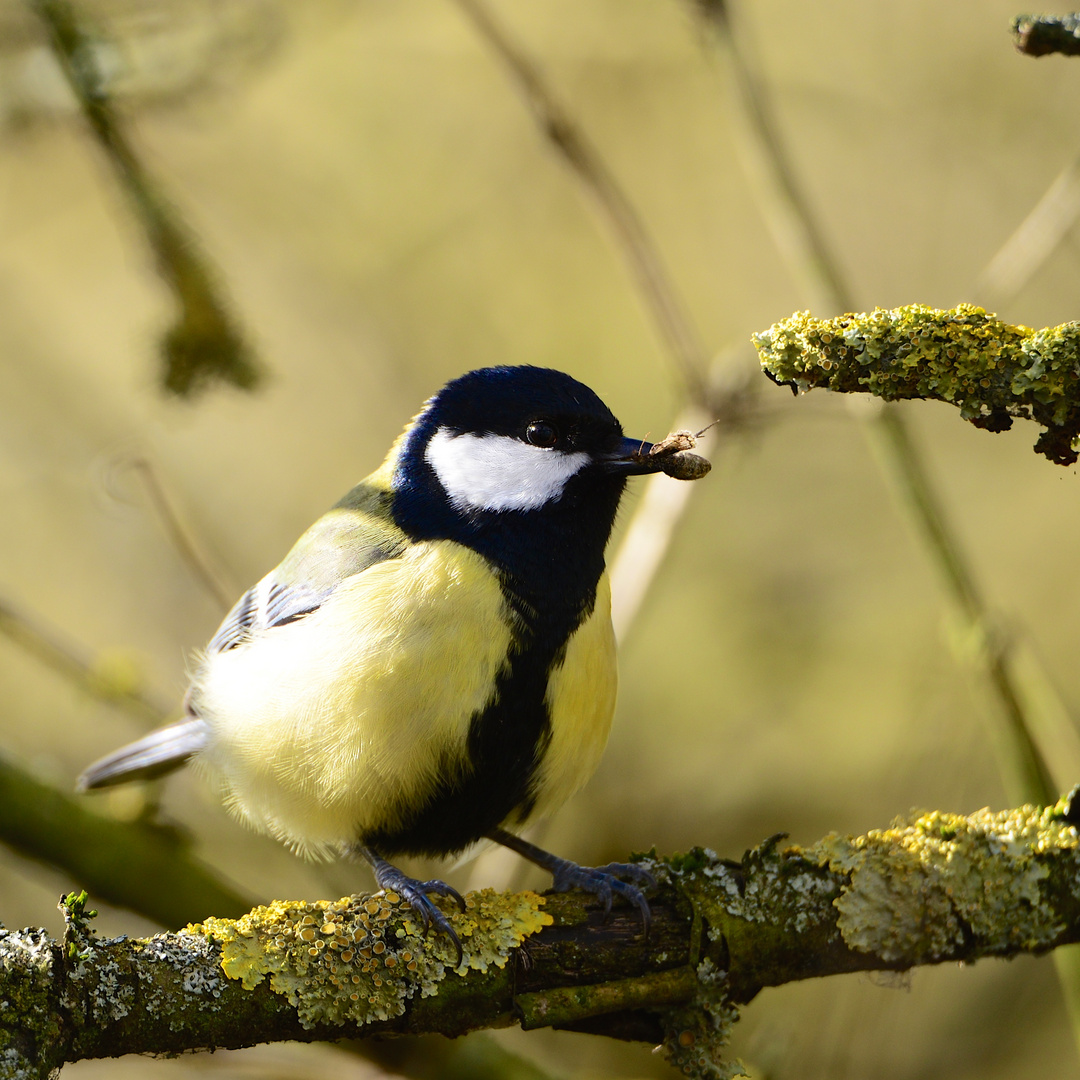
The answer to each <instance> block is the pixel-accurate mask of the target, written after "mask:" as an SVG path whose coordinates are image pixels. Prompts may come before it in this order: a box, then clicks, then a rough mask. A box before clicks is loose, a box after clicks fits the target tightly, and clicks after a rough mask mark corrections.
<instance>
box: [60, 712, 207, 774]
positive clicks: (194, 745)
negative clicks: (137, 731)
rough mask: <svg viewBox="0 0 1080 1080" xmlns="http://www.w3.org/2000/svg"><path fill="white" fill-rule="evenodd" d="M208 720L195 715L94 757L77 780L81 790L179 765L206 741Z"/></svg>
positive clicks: (169, 770)
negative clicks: (96, 759)
mask: <svg viewBox="0 0 1080 1080" xmlns="http://www.w3.org/2000/svg"><path fill="white" fill-rule="evenodd" d="M208 735H209V728H208V727H207V726H206V722H205V721H203V720H200V719H199V718H198V717H192V718H190V719H188V720H184V721H182V722H181V723H178V724H170V725H169V726H168V727H163V728H158V729H157V731H151V732H150V734H149V735H147V736H146V737H145V738H143V739H139V741H138V742H133V743H128V745H127V746H121V747H120V749H119V750H114V751H113V752H112V753H111V754H109V755H108V756H107V757H103V758H102V759H101V760H100V761H95V762H94V764H93V765H91V766H90V767H89V768H88V769H87V770H86V771H85V772H84V773H83V774H82V776H80V777H79V779H78V781H77V783H76V789H77V790H78V791H93V790H94V789H95V788H104V787H112V785H113V784H126V783H127V782H128V781H129V780H153V779H155V778H156V777H158V776H164V775H165V774H166V773H170V772H172V771H173V770H174V769H179V768H180V766H181V765H184V764H185V763H186V762H187V761H188V759H189V758H190V757H191V756H192V754H195V753H197V752H198V751H199V750H201V749H202V748H203V747H204V746H205V745H206V740H207V737H208Z"/></svg>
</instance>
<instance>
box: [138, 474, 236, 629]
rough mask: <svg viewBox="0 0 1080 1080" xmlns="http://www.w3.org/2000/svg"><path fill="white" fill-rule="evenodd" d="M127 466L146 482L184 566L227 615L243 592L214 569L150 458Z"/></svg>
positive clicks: (211, 561)
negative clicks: (170, 496)
mask: <svg viewBox="0 0 1080 1080" xmlns="http://www.w3.org/2000/svg"><path fill="white" fill-rule="evenodd" d="M127 464H129V465H130V466H131V467H132V468H133V469H134V470H135V471H136V472H137V473H138V475H139V478H140V479H141V480H142V482H143V484H144V486H145V488H146V493H147V495H148V496H149V497H150V502H151V505H152V506H153V508H154V510H155V511H156V512H157V515H158V518H159V519H160V520H161V524H162V525H163V526H164V528H165V532H166V533H167V534H168V537H169V540H170V541H171V542H172V545H173V547H174V548H176V551H177V554H178V555H179V556H180V558H181V559H182V560H183V562H184V565H185V566H187V568H188V569H189V570H190V571H191V572H192V574H194V575H195V577H196V579H197V580H198V581H199V582H200V583H201V584H202V586H203V588H204V589H206V591H207V592H208V593H209V594H210V595H211V596H212V597H213V598H214V600H215V601H216V602H217V605H218V607H220V608H221V610H222V612H223V613H224V612H227V611H228V610H229V609H230V608H231V607H232V605H233V602H234V601H235V600H236V597H237V596H238V595H239V592H240V590H239V589H236V588H234V587H233V585H232V584H231V583H230V582H229V581H228V580H227V579H226V577H225V576H224V575H223V574H222V573H221V572H220V571H219V570H218V569H217V568H216V567H215V566H214V563H213V560H212V559H211V558H210V556H209V555H208V554H207V552H206V549H205V548H204V547H203V545H202V544H201V543H200V542H199V540H198V538H197V537H196V535H195V533H194V532H193V531H192V529H191V527H190V526H189V525H188V524H187V522H186V521H185V520H184V519H183V518H182V517H181V515H180V512H179V511H178V510H177V508H176V506H175V504H174V503H173V501H172V499H170V498H169V494H168V492H167V491H166V490H165V485H164V484H163V483H162V481H161V477H160V476H158V473H157V470H156V469H155V468H154V466H153V464H152V462H151V461H150V460H149V458H145V457H132V458H129V459H127Z"/></svg>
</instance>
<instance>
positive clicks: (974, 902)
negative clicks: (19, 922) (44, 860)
mask: <svg viewBox="0 0 1080 1080" xmlns="http://www.w3.org/2000/svg"><path fill="white" fill-rule="evenodd" d="M782 839H783V838H782V837H774V838H773V839H771V840H769V841H767V842H766V843H764V844H763V845H761V846H760V847H758V848H755V849H754V850H752V851H749V852H747V853H746V854H745V855H744V856H743V858H742V860H741V861H739V862H734V861H730V860H725V859H720V858H718V857H717V856H716V855H715V854H714V853H712V852H711V851H708V850H707V849H695V850H694V851H692V852H690V853H688V854H686V855H680V856H675V857H672V858H669V859H660V858H658V857H656V856H655V854H654V855H650V856H644V857H641V861H642V862H643V864H644V865H645V866H647V867H648V868H649V869H650V870H651V871H652V872H653V874H654V875H655V876H656V878H657V880H658V882H659V889H658V892H657V893H656V895H655V896H654V897H653V899H652V908H653V921H652V929H651V931H650V935H649V938H648V939H647V940H646V939H644V938H643V936H642V932H641V923H640V919H639V918H638V916H637V913H636V912H633V913H630V912H626V911H623V910H618V909H617V910H616V911H615V912H613V913H612V915H611V917H610V918H607V919H605V917H604V915H603V913H602V912H601V911H598V910H596V909H595V908H594V907H593V906H592V905H593V900H592V898H590V897H585V896H582V895H579V894H576V893H575V894H561V895H549V896H547V897H539V896H536V895H535V894H533V893H508V894H497V893H494V892H492V891H491V890H483V891H481V892H478V893H472V894H470V895H469V897H468V910H467V911H466V912H464V913H459V912H457V911H456V910H455V911H454V912H453V913H452V915H451V918H452V920H453V923H454V928H455V930H456V932H457V933H458V935H459V937H460V938H461V941H462V945H463V948H464V961H463V963H462V965H461V967H460V968H459V969H455V968H454V966H453V965H454V962H455V952H454V949H453V946H452V945H451V943H450V942H449V940H448V939H447V938H445V937H444V936H442V937H441V936H435V935H432V936H430V937H427V938H425V937H424V936H423V934H422V931H421V928H420V927H419V926H418V925H417V924H416V922H415V918H414V914H413V912H412V911H411V910H410V909H409V908H408V906H407V905H404V904H401V903H399V902H398V898H397V897H396V896H394V895H393V894H392V893H390V894H376V895H374V896H353V897H346V898H345V899H343V900H340V901H320V902H317V903H306V902H284V901H276V902H275V903H273V904H271V905H269V906H268V907H260V908H256V909H255V910H254V911H252V912H250V913H249V914H247V915H245V916H243V917H242V918H240V919H235V920H228V919H211V920H207V921H206V922H204V923H202V924H199V925H196V926H189V927H187V928H186V929H184V930H181V931H179V932H177V933H171V934H160V935H157V936H155V937H152V938H146V939H133V938H112V939H108V940H101V939H98V938H97V937H96V936H95V935H94V933H93V932H92V931H91V930H90V929H89V927H88V925H87V920H88V919H89V918H90V917H91V916H92V914H93V913H92V912H86V911H85V910H84V906H85V895H83V896H82V897H75V896H69V897H67V898H65V900H64V901H63V902H62V905H61V907H62V909H63V910H64V913H65V917H66V919H67V931H66V933H65V936H64V938H63V940H62V941H54V940H51V939H50V938H49V937H48V936H47V934H46V933H45V932H44V931H43V930H23V931H0V1002H3V1003H4V1005H6V1006H7V1007H6V1008H0V1077H8V1076H12V1077H14V1076H19V1077H47V1076H49V1075H50V1073H51V1072H52V1071H53V1070H55V1069H56V1068H58V1067H59V1066H60V1065H62V1064H63V1063H64V1062H67V1061H77V1060H80V1059H83V1058H93V1057H110V1056H118V1055H120V1054H125V1053H140V1052H141V1053H147V1052H150V1053H175V1052H178V1051H182V1050H193V1049H209V1048H214V1047H240V1046H249V1045H253V1044H255V1043H262V1042H272V1041H276V1040H283V1039H294V1040H301V1041H315V1040H334V1039H342V1038H365V1037H370V1036H389V1035H399V1034H406V1033H408V1034H420V1033H432V1032H439V1033H442V1034H444V1035H450V1036H454V1035H460V1034H463V1033H465V1032H467V1031H472V1030H475V1029H478V1028H485V1027H503V1026H507V1025H509V1024H513V1023H517V1024H520V1025H521V1026H522V1027H525V1028H533V1027H544V1026H552V1027H562V1028H572V1029H575V1030H581V1031H591V1032H594V1033H597V1034H604V1035H608V1036H612V1037H616V1038H624V1039H638V1040H645V1041H649V1042H664V1043H665V1045H666V1048H667V1051H668V1055H669V1057H670V1059H671V1060H672V1061H673V1063H675V1064H676V1065H678V1066H679V1067H680V1069H681V1070H682V1071H683V1072H684V1073H685V1074H687V1075H697V1076H710V1077H726V1076H731V1075H734V1073H735V1072H736V1071H738V1066H737V1065H734V1066H732V1065H724V1064H722V1059H721V1050H722V1046H723V1043H724V1040H725V1039H726V1035H727V1032H728V1030H729V1029H730V1026H731V1023H733V1022H734V1020H735V1019H736V1018H737V1015H738V1014H737V1007H738V1006H739V1005H741V1004H744V1003H746V1002H748V1001H750V1000H751V999H752V998H753V997H754V996H755V995H756V994H757V993H758V992H759V991H760V990H761V989H762V988H763V987H768V986H778V985H781V984H783V983H787V982H792V981H795V980H799V979H806V978H812V977H817V976H822V975H833V974H840V973H844V972H851V971H868V970H894V971H898V970H905V969H908V968H911V967H915V966H917V965H922V964H936V963H943V962H946V961H961V960H962V961H965V962H971V961H974V960H977V959H980V958H981V957H984V956H1011V955H1015V954H1017V953H1020V952H1034V953H1042V952H1046V951H1047V950H1050V949H1053V948H1055V947H1057V946H1059V945H1064V944H1067V943H1070V942H1075V941H1078V940H1080V847H1078V838H1077V830H1076V828H1075V827H1074V826H1073V823H1072V815H1071V804H1070V803H1069V801H1068V800H1062V801H1061V802H1060V803H1058V804H1057V805H1056V806H1054V807H1048V808H1044V809H1039V808H1032V807H1021V808H1020V809H1018V810H1012V811H1005V812H1002V813H996V814H995V813H991V812H990V811H988V810H982V811H980V812H978V813H976V814H972V815H969V816H967V817H963V816H960V815H955V814H947V813H943V812H938V811H934V812H929V813H923V814H918V815H913V816H911V817H908V818H903V819H899V820H897V821H896V822H894V823H893V825H892V826H891V827H890V828H888V829H885V830H881V831H874V832H871V833H868V834H867V835H866V836H861V837H841V836H837V835H830V836H827V837H825V838H824V839H823V840H820V841H819V842H818V843H816V844H814V845H812V846H810V847H805V848H803V847H794V846H791V847H785V846H782V844H781V841H782Z"/></svg>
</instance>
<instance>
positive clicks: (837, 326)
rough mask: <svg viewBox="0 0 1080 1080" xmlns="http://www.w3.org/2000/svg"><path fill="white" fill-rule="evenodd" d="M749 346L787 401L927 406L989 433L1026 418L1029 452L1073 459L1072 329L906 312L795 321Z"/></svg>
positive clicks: (1076, 365)
mask: <svg viewBox="0 0 1080 1080" xmlns="http://www.w3.org/2000/svg"><path fill="white" fill-rule="evenodd" d="M753 342H754V344H755V345H756V346H757V350H758V353H759V354H760V356H761V362H762V366H763V367H764V369H765V373H766V374H767V375H768V376H769V377H770V378H771V379H773V380H774V381H775V382H778V383H782V384H784V385H787V386H790V387H792V389H794V390H796V391H800V390H810V389H812V388H813V387H815V386H824V387H827V388H828V389H830V390H836V391H839V392H841V393H870V394H876V395H877V396H878V397H881V398H884V399H885V400H886V401H897V400H900V399H903V398H933V399H935V400H937V401H947V402H949V404H951V405H956V406H958V407H959V409H960V415H961V416H962V417H963V418H964V419H965V420H968V421H970V422H971V423H972V424H974V425H975V426H976V427H982V428H986V429H987V430H989V431H1007V430H1008V429H1009V428H1010V427H1011V426H1012V421H1013V417H1017V416H1021V417H1027V418H1029V419H1032V420H1036V421H1037V422H1038V423H1039V424H1041V425H1042V426H1043V427H1044V428H1046V431H1044V432H1043V433H1042V435H1040V436H1039V439H1038V441H1037V442H1036V444H1035V449H1036V451H1038V452H1039V453H1040V454H1045V455H1046V457H1048V458H1050V460H1051V461H1055V462H1057V463H1058V464H1059V465H1071V464H1072V463H1073V462H1074V461H1076V459H1077V451H1076V450H1075V449H1074V448H1073V442H1074V441H1075V440H1076V439H1077V437H1078V436H1080V323H1078V322H1069V323H1064V324H1063V325H1061V326H1054V327H1049V328H1047V329H1044V330H1032V329H1031V328H1030V327H1027V326H1011V325H1009V324H1008V323H1005V322H1002V321H1001V320H1000V319H998V318H996V317H995V316H993V315H989V314H987V313H986V312H985V311H984V310H983V309H982V308H980V307H975V306H974V305H972V304H960V305H959V306H958V307H955V308H953V309H951V310H949V311H938V310H936V309H934V308H930V307H925V306H923V305H922V304H909V305H907V306H906V307H901V308H895V309H893V310H891V311H887V310H885V309H884V308H876V309H875V310H874V311H872V312H869V313H866V314H859V315H855V314H850V313H849V314H847V315H840V316H838V317H837V318H835V319H815V318H813V317H812V316H811V315H810V313H809V312H800V313H798V314H795V315H792V316H791V317H790V318H787V319H783V320H781V321H780V322H778V323H775V324H774V325H773V326H771V327H770V328H769V329H768V330H766V331H764V332H763V333H760V334H754V335H753Z"/></svg>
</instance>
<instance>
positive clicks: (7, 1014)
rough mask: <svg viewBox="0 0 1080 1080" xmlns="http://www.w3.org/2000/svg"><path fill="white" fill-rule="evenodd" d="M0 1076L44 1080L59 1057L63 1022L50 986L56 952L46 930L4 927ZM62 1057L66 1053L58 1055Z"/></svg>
mask: <svg viewBox="0 0 1080 1080" xmlns="http://www.w3.org/2000/svg"><path fill="white" fill-rule="evenodd" d="M0 969H2V970H3V972H4V996H3V997H2V998H0V1077H2V1078H3V1080H44V1078H45V1077H48V1076H50V1075H51V1074H52V1072H53V1069H54V1067H57V1066H58V1065H59V1060H54V1058H53V1052H54V1051H55V1050H56V1048H57V1047H58V1046H59V1045H60V1042H61V1038H60V1037H61V1034H62V1032H61V1027H60V1022H59V1019H58V1017H57V1015H56V1010H55V1008H54V1003H53V1001H52V999H51V990H52V988H53V986H54V984H55V980H56V955H55V953H54V951H53V948H52V942H51V940H50V939H49V936H48V934H47V933H46V932H45V931H44V930H0ZM60 1060H62V1058H61V1059H60Z"/></svg>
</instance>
